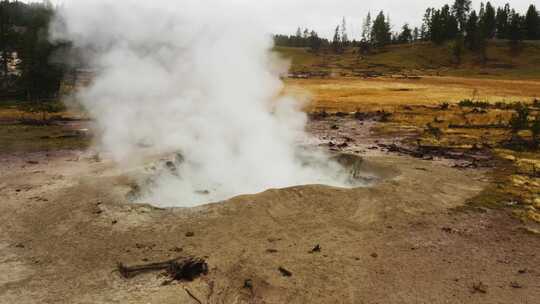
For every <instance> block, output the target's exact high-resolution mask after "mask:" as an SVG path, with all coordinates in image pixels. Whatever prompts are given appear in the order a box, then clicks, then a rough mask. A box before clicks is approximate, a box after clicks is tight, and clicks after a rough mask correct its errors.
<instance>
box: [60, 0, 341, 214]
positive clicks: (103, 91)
mask: <svg viewBox="0 0 540 304" xmlns="http://www.w3.org/2000/svg"><path fill="white" fill-rule="evenodd" d="M242 2H243V1H224V0H223V1H221V0H211V1H200V0H194V1H193V0H183V1H173V0H170V1H167V0H152V1H137V0H124V1H119V0H115V1H106V0H92V1H86V0H80V1H76V0H73V1H70V2H69V3H68V4H66V5H65V6H64V7H62V8H61V10H60V13H59V16H58V18H57V20H56V22H55V24H54V26H53V28H54V31H53V37H54V38H55V39H67V40H70V41H73V43H74V45H75V46H76V47H80V48H81V49H84V50H86V51H87V53H88V54H90V56H88V57H89V58H88V59H89V63H90V64H91V65H92V66H93V67H95V68H96V69H97V71H99V72H98V75H97V77H96V79H95V80H94V82H93V83H92V85H91V86H90V87H88V88H87V89H85V90H84V91H83V92H81V93H80V96H79V98H80V100H81V101H82V102H83V103H84V105H85V106H86V107H87V109H88V110H89V111H90V113H91V115H92V116H93V117H94V118H95V119H96V121H97V123H98V125H99V127H100V128H101V130H102V136H101V138H100V147H101V148H102V149H104V150H105V151H107V152H109V153H110V154H111V155H112V157H114V159H115V160H117V161H118V162H120V163H124V164H128V165H129V164H132V163H133V161H135V160H137V159H138V158H140V156H141V154H142V151H143V150H145V151H148V150H151V151H152V153H156V154H162V153H168V152H177V151H181V153H182V155H183V157H184V158H185V160H186V161H185V163H184V164H183V165H182V168H181V173H180V176H179V177H177V176H173V175H172V174H163V175H162V176H161V177H160V178H158V180H156V183H155V187H154V188H153V189H151V190H149V192H148V197H147V198H146V199H148V200H151V201H152V202H153V203H156V204H162V205H167V206H171V205H172V206H192V205H195V204H199V203H202V202H208V201H213V200H221V199H225V198H229V197H231V196H234V195H238V194H242V193H255V192H259V191H262V190H265V189H268V188H280V187H286V186H291V185H300V184H311V183H324V184H330V185H335V186H344V185H346V175H345V174H343V170H342V169H341V168H340V167H339V166H338V165H337V164H335V163H333V162H330V161H328V159H327V158H325V157H324V155H322V154H320V153H316V152H310V153H309V154H308V155H306V152H301V151H300V150H299V148H297V147H298V145H297V141H298V140H299V139H301V138H302V137H304V136H305V134H304V126H305V123H306V116H305V114H303V113H302V112H301V111H299V110H298V103H297V102H296V101H295V100H293V99H292V98H290V97H280V92H281V90H282V85H283V84H282V82H281V81H280V78H279V73H280V72H284V71H283V68H280V67H283V66H284V65H283V64H279V63H278V60H276V58H275V56H273V55H272V53H271V51H270V50H271V47H272V41H271V37H270V36H269V35H265V34H264V30H263V28H262V27H261V26H259V25H258V22H257V20H258V19H257V16H256V15H254V14H253V13H252V12H250V11H245V10H243V9H242V7H243V6H242ZM143 146H144V147H147V148H146V149H142V148H141V147H143ZM301 154H303V156H302V157H300V155H301ZM306 157H307V158H309V159H312V160H314V161H313V163H314V165H311V166H305V163H304V162H303V161H302V160H303V159H305V158H306Z"/></svg>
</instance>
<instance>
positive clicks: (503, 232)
mask: <svg viewBox="0 0 540 304" xmlns="http://www.w3.org/2000/svg"><path fill="white" fill-rule="evenodd" d="M88 155H89V153H87V152H84V151H51V152H47V153H45V152H39V153H33V154H24V155H21V154H19V155H2V156H0V202H1V204H0V303H199V302H200V303H490V304H492V303H538V299H540V269H539V268H538V265H540V238H539V237H538V236H537V235H534V234H530V233H527V232H525V230H524V229H522V226H523V223H521V222H519V221H518V220H516V219H515V218H513V217H512V216H511V215H510V213H509V212H508V211H506V210H487V209H482V210H474V209H473V208H470V209H468V208H459V207H462V206H464V204H465V203H466V202H467V201H469V200H470V199H471V198H473V197H474V196H475V195H477V194H478V193H480V192H481V191H482V190H483V189H484V188H485V187H486V185H487V184H488V183H489V182H490V179H489V171H487V170H477V169H475V170H459V169H455V168H451V166H449V165H448V164H445V163H444V162H438V161H425V160H419V159H413V158H409V157H405V156H395V155H389V154H382V153H380V154H377V153H371V154H369V155H365V156H364V157H365V161H366V162H367V163H368V164H370V166H371V167H373V168H385V169H384V170H386V171H387V172H392V174H387V175H385V179H383V180H381V181H380V182H379V183H377V184H376V185H373V186H372V187H369V188H358V189H337V188H331V187H326V186H299V187H292V188H288V189H281V190H268V191H266V192H264V193H260V194H255V195H244V196H240V197H236V198H233V199H231V200H228V201H225V202H220V203H214V204H209V205H206V206H202V207H197V208H192V209H156V208H153V207H150V206H148V205H136V204H132V203H130V202H128V201H127V199H126V194H127V193H128V192H129V191H130V186H129V185H130V183H131V181H130V173H129V172H123V171H121V170H120V169H117V168H116V167H115V166H114V165H113V164H112V163H111V162H110V161H107V160H103V161H100V162H96V161H95V159H93V158H91V157H88ZM316 245H319V246H320V251H319V252H310V251H311V250H312V249H313V248H314V247H315V246H316ZM179 255H193V256H198V257H204V258H206V260H207V262H208V265H209V272H208V274H207V275H206V276H203V277H200V278H198V279H196V280H195V281H193V282H174V283H172V284H167V285H164V284H163V283H164V282H165V281H166V280H167V278H165V277H164V276H163V274H161V273H159V272H157V273H147V274H143V275H140V276H137V277H135V278H132V279H129V280H128V279H124V278H122V277H121V276H120V275H119V274H118V273H117V272H116V271H115V269H116V263H117V262H123V263H127V264H140V263H145V262H154V261H163V260H167V259H169V258H174V257H177V256H179ZM280 267H281V268H283V269H286V270H287V271H289V272H290V273H291V276H284V275H283V273H282V272H280V271H279V268H280ZM246 280H250V281H249V284H246ZM190 294H191V295H190Z"/></svg>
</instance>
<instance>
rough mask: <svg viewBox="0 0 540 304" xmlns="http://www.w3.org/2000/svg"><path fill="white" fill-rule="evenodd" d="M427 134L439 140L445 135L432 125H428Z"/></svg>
mask: <svg viewBox="0 0 540 304" xmlns="http://www.w3.org/2000/svg"><path fill="white" fill-rule="evenodd" d="M426 133H428V134H431V135H433V136H434V137H435V138H437V139H439V138H441V136H442V135H443V132H442V131H441V129H440V128H438V127H435V126H433V125H432V124H431V123H428V124H427V125H426Z"/></svg>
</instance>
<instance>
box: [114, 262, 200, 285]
mask: <svg viewBox="0 0 540 304" xmlns="http://www.w3.org/2000/svg"><path fill="white" fill-rule="evenodd" d="M117 267H118V272H119V273H120V275H122V277H124V278H126V279H129V278H133V277H135V276H137V275H139V274H142V273H146V272H151V271H161V270H165V271H166V272H167V274H168V275H169V276H170V277H171V278H172V279H173V280H177V281H181V280H185V281H193V280H194V279H196V278H197V277H199V276H201V275H205V274H207V273H208V264H207V263H206V261H205V260H204V259H200V258H193V257H188V258H184V257H180V258H176V259H173V260H168V261H165V262H158V263H149V264H143V265H134V266H126V265H125V264H123V263H118V265H117Z"/></svg>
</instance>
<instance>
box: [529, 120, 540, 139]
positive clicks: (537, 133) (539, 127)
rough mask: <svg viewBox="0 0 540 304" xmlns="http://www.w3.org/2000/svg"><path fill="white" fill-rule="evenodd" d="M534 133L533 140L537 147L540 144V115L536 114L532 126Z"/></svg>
mask: <svg viewBox="0 0 540 304" xmlns="http://www.w3.org/2000/svg"><path fill="white" fill-rule="evenodd" d="M530 130H531V133H532V141H533V145H534V146H535V147H538V146H539V145H540V116H536V117H535V118H534V120H533V121H532V123H531V127H530Z"/></svg>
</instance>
